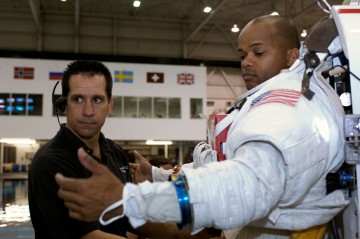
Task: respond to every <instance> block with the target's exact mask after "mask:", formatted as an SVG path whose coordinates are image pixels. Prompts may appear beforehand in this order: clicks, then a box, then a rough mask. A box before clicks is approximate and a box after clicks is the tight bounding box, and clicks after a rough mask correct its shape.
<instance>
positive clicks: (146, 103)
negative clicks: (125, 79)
mask: <svg viewBox="0 0 360 239" xmlns="http://www.w3.org/2000/svg"><path fill="white" fill-rule="evenodd" d="M152 108H153V107H152V97H139V118H151V116H152Z"/></svg>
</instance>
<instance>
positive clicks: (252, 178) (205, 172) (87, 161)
mask: <svg viewBox="0 0 360 239" xmlns="http://www.w3.org/2000/svg"><path fill="white" fill-rule="evenodd" d="M238 47H239V52H240V55H241V67H242V71H243V78H244V81H245V83H246V85H247V87H248V89H249V93H247V94H246V97H245V98H246V101H245V103H244V104H242V107H241V109H235V113H234V115H235V119H234V121H233V123H232V125H231V127H230V129H229V132H228V136H227V141H226V147H225V150H226V151H225V153H226V158H227V160H225V161H222V162H212V163H208V164H206V165H203V166H200V167H197V168H191V167H184V168H182V173H183V174H184V177H181V178H180V179H178V180H177V181H175V183H173V182H170V181H168V182H154V183H150V182H149V181H145V182H143V183H139V184H137V185H135V184H131V183H127V184H126V185H123V184H122V183H121V182H120V181H119V180H117V179H116V178H115V177H114V176H113V175H112V174H111V173H110V172H109V171H108V170H107V169H106V168H105V167H102V166H101V165H98V164H97V163H96V162H95V161H93V160H92V159H91V157H90V156H88V155H86V153H85V152H84V151H83V150H79V159H80V161H81V163H82V164H83V165H84V166H85V167H86V168H87V169H89V170H90V171H92V172H93V176H92V177H91V178H89V179H85V180H84V179H71V178H66V177H64V176H62V175H60V174H58V175H57V176H56V180H57V182H58V184H59V185H60V190H59V196H60V197H61V198H63V199H64V200H65V205H66V206H67V207H68V208H69V213H70V216H72V217H74V218H76V219H80V220H86V221H91V220H97V219H98V218H99V215H100V214H101V213H102V212H103V215H101V222H103V223H106V222H105V221H104V220H103V219H108V218H107V216H114V215H115V218H117V217H119V216H121V215H120V214H126V215H127V216H128V217H129V220H130V222H131V224H132V225H133V226H134V227H138V226H141V225H143V224H144V223H145V222H146V221H149V220H150V221H156V222H165V221H171V222H177V223H179V224H182V225H184V224H191V230H192V231H193V232H194V233H196V232H197V231H200V230H202V229H203V228H206V227H215V228H219V229H225V230H226V229H233V228H242V229H241V230H240V231H239V232H238V231H237V233H238V235H232V237H235V236H239V238H289V237H290V236H291V234H292V233H293V232H294V231H298V230H303V229H307V228H309V227H313V226H316V225H321V224H324V223H327V222H328V221H329V220H330V219H331V218H333V217H334V216H335V215H336V214H337V213H338V212H339V211H341V210H342V209H343V208H344V207H345V206H346V204H347V201H346V200H345V199H344V195H343V193H342V192H341V191H334V192H333V193H331V194H328V195H327V194H326V180H325V178H326V175H327V174H328V173H329V172H331V171H335V170H337V169H338V168H339V167H340V166H341V164H342V163H343V158H344V152H343V148H344V139H343V138H344V137H343V111H342V107H341V104H340V102H339V101H338V97H337V95H336V93H335V92H334V91H333V90H332V89H330V87H329V85H328V84H327V83H326V82H325V81H324V80H323V79H322V78H321V77H319V76H320V75H321V71H322V69H320V70H319V69H318V68H316V69H315V70H314V72H313V77H312V78H311V80H310V84H308V83H309V82H307V81H305V80H303V79H304V71H305V63H304V62H303V61H301V60H299V59H298V56H299V47H300V44H299V40H298V36H297V30H296V28H295V27H294V25H293V24H292V23H291V22H290V21H289V20H287V19H286V18H283V17H279V16H265V17H259V18H256V19H254V20H253V21H251V22H250V23H248V24H247V25H246V26H245V27H244V28H243V30H242V31H241V33H240V35H239V40H238ZM305 78H306V77H305ZM304 82H305V83H304ZM308 85H310V87H309V88H308ZM238 108H239V107H238ZM179 185H180V186H179ZM181 185H185V187H182V186H181ZM109 205H111V206H110V207H108V206H109ZM105 209H106V210H105ZM104 210H105V211H104ZM107 212H109V213H107ZM104 213H106V214H105V217H103V216H104Z"/></svg>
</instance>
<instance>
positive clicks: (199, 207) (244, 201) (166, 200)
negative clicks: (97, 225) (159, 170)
mask: <svg viewBox="0 0 360 239" xmlns="http://www.w3.org/2000/svg"><path fill="white" fill-rule="evenodd" d="M183 170H184V173H185V175H186V179H187V182H188V186H189V196H190V203H191V206H192V208H193V220H194V221H193V228H192V231H193V232H196V231H198V230H200V229H201V228H203V227H216V228H221V229H229V228H235V227H239V226H244V225H246V224H248V223H249V222H251V221H253V220H256V219H259V218H262V217H265V216H266V215H267V214H268V213H269V211H270V210H271V208H272V207H273V206H274V205H276V204H277V203H278V201H279V199H280V196H281V194H282V192H283V189H284V181H285V172H284V165H283V160H282V157H281V154H280V153H279V152H278V151H277V150H276V148H274V147H273V146H272V145H270V144H267V143H264V142H249V143H246V144H244V145H242V146H241V147H239V149H238V150H237V151H236V153H235V157H234V159H232V160H226V161H222V162H214V163H210V164H207V165H205V166H203V167H199V168H197V169H193V168H184V169H183ZM123 196H124V201H125V213H126V215H127V216H128V217H129V219H130V222H131V223H132V225H133V226H135V227H136V226H140V225H142V224H143V223H145V221H148V220H151V221H155V222H166V221H169V222H180V221H181V211H180V206H179V203H178V198H177V196H176V191H175V188H174V186H173V184H172V183H170V182H163V183H155V184H150V183H149V182H145V183H142V184H139V185H134V184H126V186H125V189H124V193H123Z"/></svg>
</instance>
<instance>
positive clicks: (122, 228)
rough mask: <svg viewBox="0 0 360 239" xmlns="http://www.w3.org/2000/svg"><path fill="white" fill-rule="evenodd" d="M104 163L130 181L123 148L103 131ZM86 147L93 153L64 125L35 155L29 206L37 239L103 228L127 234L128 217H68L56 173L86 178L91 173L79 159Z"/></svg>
mask: <svg viewBox="0 0 360 239" xmlns="http://www.w3.org/2000/svg"><path fill="white" fill-rule="evenodd" d="M99 143H100V148H101V160H99V159H97V160H98V161H99V162H101V163H102V164H104V165H106V166H107V167H108V168H109V169H110V170H111V171H112V172H113V173H114V174H115V175H117V176H118V177H119V179H120V180H121V181H122V182H124V183H125V182H128V181H130V173H129V161H128V158H127V156H126V154H125V152H124V151H123V149H122V148H121V147H120V146H119V145H117V144H115V143H114V142H113V141H112V140H110V139H106V138H105V137H104V135H103V134H101V135H100V137H99ZM80 147H84V148H85V149H86V150H87V151H88V152H90V153H91V152H92V150H91V149H89V148H88V147H87V146H86V145H85V144H84V142H83V141H81V140H80V139H79V138H78V137H77V136H76V135H74V134H73V133H72V132H71V131H70V130H69V129H68V128H66V127H65V125H64V124H62V125H61V127H60V130H59V131H58V133H57V134H56V136H55V137H54V138H52V139H51V140H50V141H49V142H48V143H46V144H45V145H44V146H42V147H41V148H40V149H39V150H38V151H37V152H36V154H35V156H34V158H33V160H32V162H31V167H30V171H29V183H28V185H29V190H28V198H29V208H30V215H31V221H32V224H33V227H34V230H35V238H36V239H42V238H44V239H45V238H46V239H51V238H62V239H64V238H67V239H70V238H80V237H81V236H83V235H85V234H87V233H89V232H91V231H94V230H96V229H100V230H102V231H104V232H108V233H112V234H116V235H120V236H124V237H126V232H127V231H128V230H129V228H130V224H129V222H128V219H127V218H126V217H124V218H122V219H120V220H117V221H115V222H114V223H112V224H110V225H108V226H105V227H103V226H101V225H100V224H99V223H98V222H97V221H96V222H92V223H88V222H82V221H78V220H75V219H72V218H70V217H69V211H68V209H67V208H66V207H65V205H64V201H63V200H61V199H60V198H59V197H58V196H57V192H58V189H59V186H58V185H57V183H56V181H55V174H56V173H62V174H63V175H65V176H68V177H73V178H87V177H90V176H91V173H90V172H89V171H88V170H86V169H85V168H84V167H83V166H82V165H81V164H80V162H79V160H78V157H77V150H78V149H79V148H80Z"/></svg>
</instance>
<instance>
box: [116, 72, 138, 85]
mask: <svg viewBox="0 0 360 239" xmlns="http://www.w3.org/2000/svg"><path fill="white" fill-rule="evenodd" d="M133 81H134V72H132V71H114V82H121V83H130V84H131V83H133Z"/></svg>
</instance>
